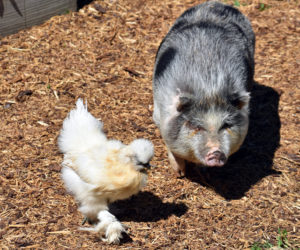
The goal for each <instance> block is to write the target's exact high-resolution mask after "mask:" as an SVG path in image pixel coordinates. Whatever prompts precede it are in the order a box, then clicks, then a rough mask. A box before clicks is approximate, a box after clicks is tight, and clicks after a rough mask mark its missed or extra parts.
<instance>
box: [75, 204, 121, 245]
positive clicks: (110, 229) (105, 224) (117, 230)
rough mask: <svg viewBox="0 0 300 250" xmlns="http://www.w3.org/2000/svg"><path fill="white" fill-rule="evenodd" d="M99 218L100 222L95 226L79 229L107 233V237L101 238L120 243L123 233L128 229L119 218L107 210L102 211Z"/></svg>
mask: <svg viewBox="0 0 300 250" xmlns="http://www.w3.org/2000/svg"><path fill="white" fill-rule="evenodd" d="M97 218H98V219H99V222H98V224H97V225H96V226H95V227H80V228H79V229H80V230H83V231H92V232H97V233H105V238H101V239H102V240H103V241H105V242H108V243H115V244H117V243H119V242H120V239H122V238H123V237H122V233H123V232H126V230H125V228H124V227H123V225H122V224H121V223H120V222H119V221H118V220H117V218H116V217H115V216H114V215H112V214H111V213H110V212H108V211H106V210H103V211H100V212H99V213H98V215H97Z"/></svg>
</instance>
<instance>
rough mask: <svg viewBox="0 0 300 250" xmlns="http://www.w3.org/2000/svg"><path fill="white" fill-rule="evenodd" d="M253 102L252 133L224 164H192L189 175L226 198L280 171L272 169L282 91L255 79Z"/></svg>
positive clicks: (276, 144) (250, 126)
mask: <svg viewBox="0 0 300 250" xmlns="http://www.w3.org/2000/svg"><path fill="white" fill-rule="evenodd" d="M251 96H252V98H251V102H250V124H249V130H248V135H247V137H246V139H245V141H244V144H243V146H242V147H241V148H240V150H239V151H238V152H237V153H235V154H234V155H232V156H231V157H230V158H229V161H228V163H227V164H226V165H225V166H224V167H223V168H205V169H203V168H200V167H197V166H194V165H192V164H190V165H189V166H188V168H187V169H188V172H187V178H189V179H190V180H192V181H195V182H198V183H200V184H202V185H205V186H209V187H211V188H213V189H214V190H215V191H216V192H217V193H219V194H220V195H222V196H223V197H224V198H226V199H239V198H241V197H243V196H244V194H245V192H247V191H248V190H249V189H250V188H251V186H252V185H253V184H255V183H257V182H258V181H259V180H261V179H262V178H264V177H265V176H268V175H271V174H280V172H277V171H275V170H273V169H272V164H273V157H274V153H275V150H276V149H277V147H278V146H279V140H280V119H279V115H278V103H279V94H278V93H277V92H276V91H275V90H273V89H272V88H270V87H267V86H263V85H259V84H258V83H255V84H254V86H253V89H252V94H251Z"/></svg>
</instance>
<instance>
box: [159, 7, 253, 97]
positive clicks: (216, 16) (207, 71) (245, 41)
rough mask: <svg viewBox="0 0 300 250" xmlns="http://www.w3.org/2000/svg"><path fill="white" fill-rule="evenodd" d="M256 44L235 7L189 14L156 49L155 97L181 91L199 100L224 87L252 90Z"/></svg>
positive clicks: (184, 15)
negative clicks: (176, 90)
mask: <svg viewBox="0 0 300 250" xmlns="http://www.w3.org/2000/svg"><path fill="white" fill-rule="evenodd" d="M254 43H255V37H254V33H253V31H252V28H251V24H250V22H249V21H248V19H247V18H246V17H244V16H243V15H242V14H241V13H240V12H239V11H238V10H236V9H235V8H232V7H230V6H227V5H224V4H221V3H217V2H207V3H204V4H201V5H198V6H195V7H194V8H191V9H189V10H187V11H186V12H184V13H183V14H182V15H181V16H180V17H179V18H178V19H177V20H176V22H175V23H174V25H173V26H172V28H171V29H170V31H169V33H168V34H167V36H166V37H165V38H164V40H163V41H162V43H161V45H160V47H159V49H158V53H157V57H156V65H155V70H154V94H157V92H162V90H163V92H164V93H167V92H169V94H171V93H170V89H177V88H179V89H181V90H182V91H184V92H190V93H191V94H194V95H195V94H197V95H199V97H200V98H201V95H205V96H207V95H209V94H215V93H214V92H218V91H220V90H221V89H228V86H226V84H231V85H232V86H230V88H231V89H235V88H237V89H236V91H237V92H238V91H239V90H240V88H243V89H250V87H251V86H250V84H251V83H252V78H253V72H254V59H253V58H254ZM171 92H172V91H171ZM159 99H161V98H159ZM163 99H164V98H163ZM161 101H162V100H161Z"/></svg>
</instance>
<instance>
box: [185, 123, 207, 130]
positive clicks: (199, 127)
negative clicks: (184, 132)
mask: <svg viewBox="0 0 300 250" xmlns="http://www.w3.org/2000/svg"><path fill="white" fill-rule="evenodd" d="M185 124H186V126H187V127H188V128H189V129H192V130H197V131H201V130H205V129H204V128H203V127H202V126H200V125H197V124H193V123H191V122H189V121H187V122H186V123H185Z"/></svg>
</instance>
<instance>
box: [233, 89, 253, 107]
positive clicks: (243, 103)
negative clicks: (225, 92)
mask: <svg viewBox="0 0 300 250" xmlns="http://www.w3.org/2000/svg"><path fill="white" fill-rule="evenodd" d="M229 101H230V104H231V105H232V106H234V107H236V108H238V109H242V108H244V107H247V106H248V104H249V101H250V93H248V92H244V93H242V94H239V95H238V94H235V95H232V96H231V97H230V100H229Z"/></svg>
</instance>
